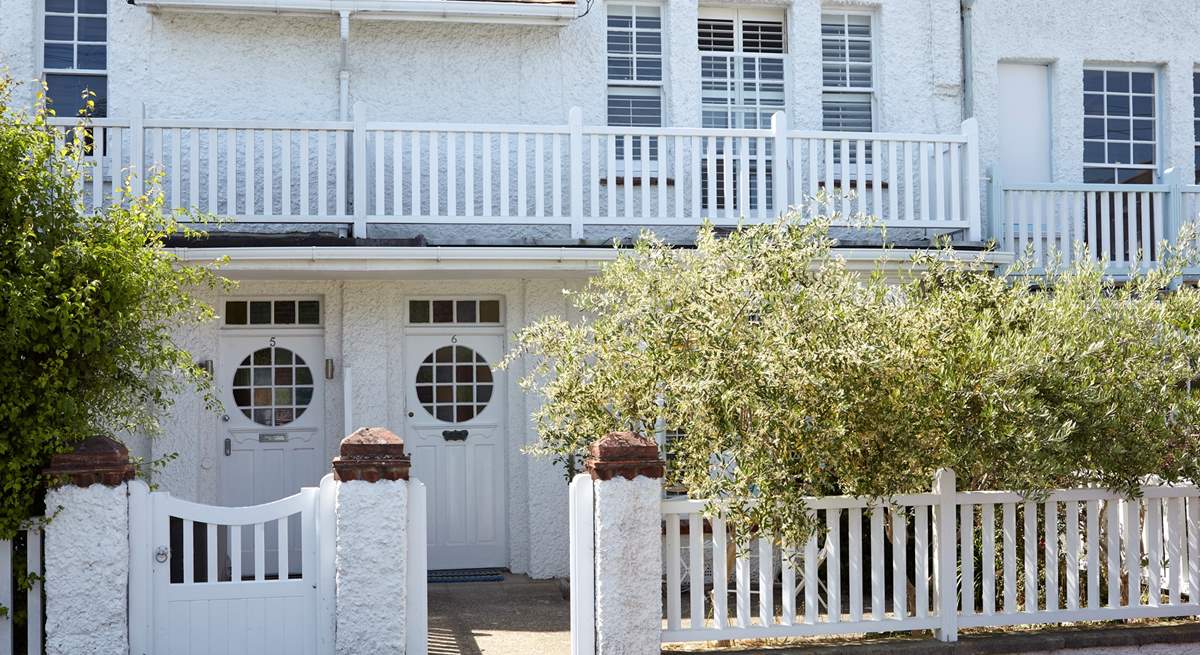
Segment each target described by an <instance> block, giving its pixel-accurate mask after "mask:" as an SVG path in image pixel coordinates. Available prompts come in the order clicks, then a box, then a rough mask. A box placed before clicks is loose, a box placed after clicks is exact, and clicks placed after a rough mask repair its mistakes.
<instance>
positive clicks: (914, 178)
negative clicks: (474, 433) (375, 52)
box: [55, 109, 982, 240]
mask: <svg viewBox="0 0 1200 655" xmlns="http://www.w3.org/2000/svg"><path fill="white" fill-rule="evenodd" d="M356 116H357V119H356V120H354V121H347V122H337V121H330V122H309V123H290V122H244V121H199V120H173V119H150V118H141V117H133V118H131V119H122V118H105V119H97V120H95V121H94V127H93V130H94V131H93V138H94V140H95V142H96V143H98V144H102V147H98V148H94V149H93V153H92V155H90V156H89V157H88V160H87V164H88V167H89V171H88V174H87V176H86V178H87V179H86V180H85V188H84V190H83V191H84V195H85V202H86V203H87V204H88V205H89V206H98V205H100V204H102V203H106V202H111V181H112V176H113V175H114V174H116V173H118V172H119V174H120V175H121V176H124V175H128V174H129V173H131V172H132V173H134V186H135V188H141V185H142V184H143V180H145V179H147V178H148V177H149V176H151V175H153V174H155V173H156V172H157V173H158V174H160V175H161V176H162V177H161V181H162V187H163V192H164V194H165V204H166V206H167V207H169V208H182V209H192V210H196V211H198V212H202V213H207V214H213V215H217V216H221V217H226V218H229V219H232V220H234V221H238V222H257V223H319V224H330V223H340V224H346V225H348V226H350V227H351V228H352V230H353V234H354V235H355V236H364V235H367V234H368V226H371V225H377V224H389V223H391V224H395V223H409V224H438V225H441V224H475V225H516V224H525V225H528V224H538V225H560V226H565V227H569V233H570V234H571V236H572V238H580V237H582V236H583V235H584V230H585V228H586V227H588V226H598V225H610V226H611V225H633V226H638V225H647V226H657V225H673V226H692V225H699V224H700V223H701V221H703V220H705V219H709V220H711V221H712V222H713V223H715V224H718V225H732V224H736V223H737V222H738V221H739V220H743V219H744V220H747V221H768V220H772V219H774V218H775V217H776V216H778V215H779V214H780V213H781V212H783V211H785V210H787V209H788V208H791V207H795V208H800V209H801V210H802V211H804V212H807V213H808V214H809V215H811V213H812V212H815V211H820V212H822V213H835V214H836V215H835V221H834V222H835V223H838V224H846V225H849V224H855V223H857V222H859V219H858V218H857V217H858V216H861V215H870V216H874V217H876V219H877V220H878V221H879V222H880V223H881V224H883V225H886V226H888V227H889V228H920V229H923V230H926V231H930V232H936V233H954V234H955V235H957V236H958V237H961V238H965V239H972V240H978V239H980V238H981V235H982V229H981V227H982V226H981V221H980V209H979V203H980V185H979V175H978V170H979V166H978V154H977V153H978V150H977V143H978V137H977V133H976V129H975V124H974V122H973V121H967V122H965V123H964V124H963V130H962V132H961V133H959V134H945V135H931V134H885V133H866V134H857V133H847V132H812V131H796V130H789V129H786V128H785V127H784V126H786V125H787V119H786V116H784V115H783V114H777V115H776V116H775V117H774V120H773V122H772V125H773V127H772V128H771V129H701V128H673V127H667V128H649V129H631V128H614V127H603V126H601V127H595V126H585V125H583V124H582V122H581V121H580V120H579V116H580V112H579V110H577V109H576V110H572V112H571V118H570V120H569V121H568V122H567V123H565V124H563V125H465V124H442V123H429V124H417V123H394V122H375V121H369V120H367V119H366V117H365V116H364V115H363V112H362V111H361V109H360V110H359V111H357V112H356ZM55 122H56V123H58V124H61V125H69V124H71V121H69V120H64V119H56V120H55ZM822 190H825V191H828V192H830V193H829V195H830V196H832V197H833V198H834V200H833V202H832V203H831V206H828V207H816V206H814V203H813V202H811V199H812V198H813V197H814V196H816V195H818V192H820V191H822ZM564 232H565V229H564Z"/></svg>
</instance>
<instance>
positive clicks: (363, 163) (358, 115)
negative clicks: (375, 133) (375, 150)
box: [350, 100, 367, 239]
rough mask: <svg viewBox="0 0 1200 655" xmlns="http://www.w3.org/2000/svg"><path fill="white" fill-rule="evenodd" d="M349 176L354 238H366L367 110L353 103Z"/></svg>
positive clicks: (360, 103) (359, 104) (358, 103)
mask: <svg viewBox="0 0 1200 655" xmlns="http://www.w3.org/2000/svg"><path fill="white" fill-rule="evenodd" d="M351 143H352V145H351V149H352V150H353V152H352V153H351V154H352V157H351V164H350V166H351V168H350V175H351V177H352V178H353V180H354V201H353V202H354V238H355V239H364V238H366V236H367V109H366V107H365V106H364V105H363V102H362V101H361V100H360V101H358V102H355V103H354V138H353V140H352V142H351Z"/></svg>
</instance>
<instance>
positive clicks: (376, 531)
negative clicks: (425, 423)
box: [333, 428, 411, 655]
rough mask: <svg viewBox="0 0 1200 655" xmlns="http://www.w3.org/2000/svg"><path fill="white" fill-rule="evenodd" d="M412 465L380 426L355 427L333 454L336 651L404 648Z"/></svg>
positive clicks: (389, 652) (393, 652) (399, 442)
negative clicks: (335, 484) (335, 541)
mask: <svg viewBox="0 0 1200 655" xmlns="http://www.w3.org/2000/svg"><path fill="white" fill-rule="evenodd" d="M410 464H411V461H410V459H409V456H408V455H406V454H405V453H404V440H403V439H401V438H400V437H398V436H396V435H395V434H393V433H391V432H390V431H388V430H386V429H384V428H359V429H358V430H356V431H354V432H353V433H352V434H350V435H349V436H347V437H346V438H345V439H343V440H342V445H341V454H340V455H339V456H338V457H335V458H334V460H333V476H334V479H335V480H337V508H336V513H337V555H336V559H335V564H334V566H335V569H336V575H337V583H336V584H337V637H336V640H335V649H336V651H337V653H339V655H342V654H344V655H351V654H358V653H377V654H378V655H402V654H403V653H405V645H406V638H407V634H406V625H407V622H406V620H407V610H408V602H407V600H408V599H407V585H406V580H407V574H408V552H407V551H408V549H407V545H408V530H407V517H408V499H409V495H410V494H409V488H408V484H409V483H408V472H409V467H410Z"/></svg>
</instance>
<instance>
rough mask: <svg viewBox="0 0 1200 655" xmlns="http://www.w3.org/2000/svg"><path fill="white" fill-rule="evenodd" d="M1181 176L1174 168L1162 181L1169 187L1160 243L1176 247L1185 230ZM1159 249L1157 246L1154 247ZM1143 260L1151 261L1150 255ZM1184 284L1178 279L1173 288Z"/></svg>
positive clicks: (1160, 255)
mask: <svg viewBox="0 0 1200 655" xmlns="http://www.w3.org/2000/svg"><path fill="white" fill-rule="evenodd" d="M1181 178H1182V176H1181V175H1180V174H1179V169H1178V168H1176V167H1174V166H1172V167H1171V168H1168V169H1167V170H1165V171H1163V176H1162V181H1163V184H1165V185H1167V202H1166V208H1165V209H1166V211H1165V212H1164V213H1165V216H1163V232H1164V234H1162V235H1159V237H1158V241H1159V243H1162V242H1163V241H1166V242H1167V243H1168V244H1169V245H1172V246H1175V245H1178V244H1179V231H1180V230H1181V229H1183V223H1184V218H1183V181H1182V179H1181ZM1154 247H1155V248H1157V247H1158V246H1157V244H1155V246H1154ZM1157 254H1158V257H1157V258H1156V259H1158V260H1161V259H1162V256H1163V253H1161V252H1160V253H1157ZM1142 258H1143V260H1145V261H1146V262H1147V264H1148V263H1149V261H1150V253H1145V254H1143V255H1142ZM1182 282H1183V280H1180V279H1178V278H1176V279H1174V280H1171V287H1172V288H1173V289H1177V288H1178V287H1179V285H1180V284H1181V283H1182Z"/></svg>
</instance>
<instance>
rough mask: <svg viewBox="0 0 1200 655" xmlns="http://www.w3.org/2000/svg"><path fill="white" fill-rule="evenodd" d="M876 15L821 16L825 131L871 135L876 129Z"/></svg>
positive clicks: (827, 14)
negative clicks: (874, 37)
mask: <svg viewBox="0 0 1200 655" xmlns="http://www.w3.org/2000/svg"><path fill="white" fill-rule="evenodd" d="M872 23H873V16H872V15H871V14H863V13H849V12H838V13H829V12H827V13H824V14H822V15H821V80H822V81H821V122H822V126H823V127H824V129H826V130H834V131H848V132H870V131H872V130H873V129H874V127H875V120H874V118H875V65H874V48H873V43H872V39H873V34H872V32H873V29H872Z"/></svg>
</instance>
